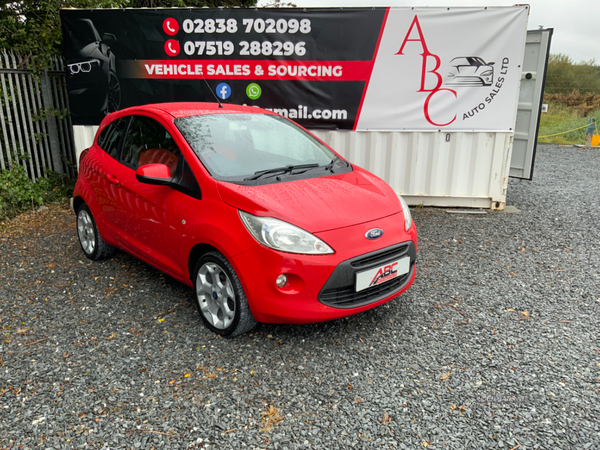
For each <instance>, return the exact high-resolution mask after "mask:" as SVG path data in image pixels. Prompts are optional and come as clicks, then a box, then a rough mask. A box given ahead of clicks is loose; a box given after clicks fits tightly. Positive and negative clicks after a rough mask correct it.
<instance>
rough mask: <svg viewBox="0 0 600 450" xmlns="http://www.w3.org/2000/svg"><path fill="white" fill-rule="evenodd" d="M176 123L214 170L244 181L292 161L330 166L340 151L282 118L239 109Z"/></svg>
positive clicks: (217, 175)
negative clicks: (334, 151) (335, 150)
mask: <svg viewBox="0 0 600 450" xmlns="http://www.w3.org/2000/svg"><path fill="white" fill-rule="evenodd" d="M175 125H176V126H177V128H178V129H179V131H180V132H181V134H182V135H183V136H184V138H185V139H186V140H187V142H188V143H189V145H190V147H192V149H193V150H194V152H195V153H196V155H197V156H198V158H199V159H200V161H202V163H203V164H204V166H205V167H206V168H207V170H208V171H209V172H210V174H211V175H212V176H213V177H215V178H217V179H221V180H225V181H243V180H247V179H248V177H252V176H254V175H255V174H256V173H257V172H262V171H270V170H272V169H276V168H281V167H287V166H309V165H310V166H314V167H326V166H328V165H330V164H331V162H332V161H333V160H335V159H336V158H337V156H336V155H335V154H334V153H333V152H332V151H331V150H329V149H328V148H327V147H326V146H324V145H323V144H321V143H320V142H319V141H318V140H316V139H315V138H314V137H312V136H311V135H310V134H308V133H307V132H306V131H304V130H303V129H302V128H300V127H298V126H297V125H295V124H294V123H293V122H291V121H289V120H287V119H284V118H283V117H280V116H276V115H269V114H253V113H235V114H210V115H200V116H190V117H183V118H179V119H176V120H175Z"/></svg>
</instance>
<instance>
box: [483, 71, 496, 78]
mask: <svg viewBox="0 0 600 450" xmlns="http://www.w3.org/2000/svg"><path fill="white" fill-rule="evenodd" d="M493 73H494V72H493V71H491V70H486V71H485V72H481V76H482V77H489V76H490V75H491V74H493Z"/></svg>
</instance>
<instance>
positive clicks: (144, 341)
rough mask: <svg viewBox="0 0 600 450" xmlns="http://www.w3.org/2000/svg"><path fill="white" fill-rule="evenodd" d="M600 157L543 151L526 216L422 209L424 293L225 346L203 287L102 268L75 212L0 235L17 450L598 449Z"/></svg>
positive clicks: (0, 356) (5, 434)
mask: <svg viewBox="0 0 600 450" xmlns="http://www.w3.org/2000/svg"><path fill="white" fill-rule="evenodd" d="M599 174H600V152H599V151H598V150H589V149H588V150H583V149H575V148H570V147H558V146H551V145H540V146H539V147H538V156H537V161H536V168H535V178H534V180H533V182H528V181H519V180H511V181H510V186H509V190H508V194H509V195H508V204H509V205H512V206H515V207H516V208H518V209H519V210H521V212H520V213H518V214H507V213H499V212H490V213H488V214H486V215H484V216H475V215H460V214H456V215H451V214H447V213H446V212H445V210H443V209H429V208H425V209H420V210H417V211H415V213H414V219H415V222H416V223H417V225H418V228H419V234H420V242H419V263H418V274H417V280H416V282H415V284H414V286H413V287H412V288H411V289H410V290H409V291H408V292H407V293H406V294H405V295H404V296H402V297H400V298H399V299H397V300H395V301H392V302H391V303H388V304H387V305H385V306H383V307H380V308H377V309H375V310H371V311H369V312H367V313H363V314H360V315H358V316H354V317H351V318H347V319H344V320H339V321H335V322H329V323H324V324H317V325H306V326H290V325H259V326H258V327H257V328H256V329H255V330H254V331H253V332H252V333H251V334H247V335H243V336H240V337H238V338H235V339H223V338H220V337H218V336H216V335H214V334H213V333H211V332H209V331H208V330H207V329H205V328H204V327H203V326H202V324H201V320H200V318H199V316H198V313H197V312H196V309H195V307H194V305H193V303H192V302H193V300H192V294H191V291H190V290H189V289H187V288H186V287H185V286H183V285H181V284H179V283H177V282H175V281H173V280H171V279H170V278H168V277H165V276H163V275H162V274H161V273H160V272H158V271H156V270H154V269H153V268H150V267H148V266H147V265H145V264H143V263H141V262H139V261H137V260H136V259H134V258H133V257H130V256H129V255H127V254H124V253H118V254H117V255H116V256H114V257H113V258H111V259H109V260H106V261H103V262H99V263H92V262H90V261H88V260H87V259H86V258H85V257H84V256H83V254H82V252H81V251H80V249H79V245H78V243H77V239H76V235H75V227H74V222H75V217H74V215H73V214H72V213H71V212H70V211H69V210H68V208H67V206H66V205H63V206H60V207H57V206H53V207H50V208H49V209H47V210H45V211H43V212H38V213H36V214H30V215H26V216H22V217H20V218H18V219H16V220H14V221H11V222H10V223H8V224H5V225H4V226H3V229H4V231H3V232H2V233H1V234H0V253H1V255H2V257H1V260H0V264H1V266H0V267H1V273H0V305H1V307H0V326H1V328H2V334H3V335H2V339H1V341H0V374H1V376H0V449H1V448H10V449H17V448H19V449H23V450H24V449H28V448H31V449H33V448H36V449H37V448H41V449H59V448H60V449H62V448H97V449H100V448H114V449H116V448H120V449H121V448H122V449H125V448H126V449H138V448H139V449H152V448H154V449H157V450H158V449H164V448H169V449H186V448H214V449H227V448H261V449H262V448H269V449H285V448H288V449H300V448H304V449H314V448H323V449H338V448H340V449H341V448H350V447H352V448H400V449H417V448H428V449H460V450H463V449H505V450H511V449H516V448H519V449H520V450H525V449H534V448H535V449H598V448H600V421H599V418H600V401H599V400H600V353H599V352H600V339H599V336H600V332H599V329H600V327H599V325H598V318H599V317H600V256H599V249H600V231H599V229H598V225H599V224H600V207H599V206H600V204H599V200H598V193H599V189H598V188H599V187H600V182H599V179H600V176H599Z"/></svg>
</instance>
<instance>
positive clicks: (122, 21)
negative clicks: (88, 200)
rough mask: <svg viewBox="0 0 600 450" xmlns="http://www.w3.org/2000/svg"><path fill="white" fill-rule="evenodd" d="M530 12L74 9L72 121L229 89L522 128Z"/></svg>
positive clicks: (368, 119) (355, 123)
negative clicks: (523, 65)
mask: <svg viewBox="0 0 600 450" xmlns="http://www.w3.org/2000/svg"><path fill="white" fill-rule="evenodd" d="M528 12H529V9H528V6H515V7H498V8H349V9H322V8H319V9H287V8H283V9H237V8H234V9H225V8H223V9H221V8H219V9H171V8H169V9H118V10H117V9H96V10H78V9H69V10H62V11H61V19H62V25H63V35H64V43H65V58H66V72H67V74H66V75H67V85H68V89H69V102H70V105H71V113H72V120H73V124H75V125H97V124H99V123H100V121H101V120H102V118H103V117H104V115H106V114H107V113H109V112H112V111H114V110H117V109H121V108H125V107H128V106H135V105H141V104H146V103H161V102H171V101H207V102H214V101H215V96H216V97H218V98H219V99H220V101H221V102H223V103H235V104H245V105H253V106H259V107H261V108H266V109H270V110H272V111H274V112H277V113H279V114H281V115H284V116H286V117H289V118H291V119H293V120H295V121H297V122H298V123H300V124H301V125H303V126H305V127H307V128H329V129H347V130H371V131H383V130H386V131H387V130H411V131H416V130H424V131H428V130H436V131H437V130H454V131H482V130H485V131H510V130H512V128H513V126H514V122H515V116H516V109H517V100H518V89H519V83H520V77H521V62H522V60H523V51H524V47H525V37H526V32H527V16H528Z"/></svg>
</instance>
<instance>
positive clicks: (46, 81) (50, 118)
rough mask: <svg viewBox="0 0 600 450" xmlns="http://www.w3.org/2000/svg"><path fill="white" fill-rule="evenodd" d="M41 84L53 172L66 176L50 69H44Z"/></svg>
mask: <svg viewBox="0 0 600 450" xmlns="http://www.w3.org/2000/svg"><path fill="white" fill-rule="evenodd" d="M41 75H42V76H41V77H40V82H41V84H42V103H43V105H44V111H45V113H46V123H47V124H48V135H49V138H50V154H51V156H52V166H53V167H52V170H54V171H55V172H56V173H58V174H60V175H64V173H65V172H64V170H63V163H62V159H61V157H60V142H59V140H58V125H57V123H56V116H55V115H54V111H55V109H54V100H53V99H52V90H51V89H50V77H49V76H48V69H44V72H43V73H42V74H41Z"/></svg>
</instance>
